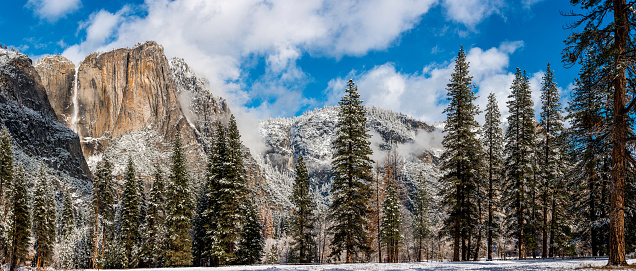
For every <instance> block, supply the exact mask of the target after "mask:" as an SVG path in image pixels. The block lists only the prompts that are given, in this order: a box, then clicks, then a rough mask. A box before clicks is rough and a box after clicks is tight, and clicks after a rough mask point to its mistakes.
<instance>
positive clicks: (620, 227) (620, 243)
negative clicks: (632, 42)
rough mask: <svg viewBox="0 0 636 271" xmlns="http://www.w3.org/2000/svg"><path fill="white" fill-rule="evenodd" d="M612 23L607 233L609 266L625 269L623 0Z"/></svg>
mask: <svg viewBox="0 0 636 271" xmlns="http://www.w3.org/2000/svg"><path fill="white" fill-rule="evenodd" d="M613 2H614V23H615V24H616V30H615V35H614V41H615V42H614V46H615V50H616V59H615V63H614V67H615V69H616V72H617V74H616V77H615V78H614V81H613V84H614V96H613V98H614V116H613V117H614V125H613V126H614V127H613V128H614V129H613V136H612V184H611V189H610V191H611V192H610V193H611V200H610V201H611V203H610V229H609V238H610V240H609V251H608V254H609V261H608V263H607V265H609V266H622V265H627V261H626V260H625V175H626V174H625V169H626V168H625V160H626V158H627V151H626V149H625V143H626V136H627V131H628V127H627V112H625V88H626V78H625V69H624V66H623V65H625V63H623V56H624V54H625V48H626V44H627V37H628V35H629V27H628V25H627V16H626V13H627V12H628V11H627V5H626V4H625V0H614V1H613Z"/></svg>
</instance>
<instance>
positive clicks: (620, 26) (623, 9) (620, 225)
mask: <svg viewBox="0 0 636 271" xmlns="http://www.w3.org/2000/svg"><path fill="white" fill-rule="evenodd" d="M570 2H571V3H572V4H573V5H580V6H581V7H582V9H581V10H584V11H585V13H584V14H569V15H570V16H575V17H578V18H577V20H576V21H575V22H574V23H572V24H570V25H568V29H572V30H575V31H574V32H573V33H572V34H571V35H570V37H568V38H567V39H566V40H565V43H566V44H567V45H568V47H567V48H566V49H565V50H564V51H563V60H564V61H565V62H566V63H568V64H570V65H574V64H576V63H577V62H578V60H579V59H580V58H582V57H585V54H589V55H590V56H591V59H592V62H593V63H592V65H593V66H595V67H598V68H599V69H600V70H601V72H600V75H599V78H600V79H601V82H608V83H609V84H608V86H611V88H610V89H611V90H610V92H611V93H608V94H609V95H608V96H607V97H606V101H607V103H605V104H604V106H603V107H604V110H607V111H611V112H612V119H611V120H610V121H606V122H604V123H603V126H608V128H609V129H610V130H611V131H612V135H611V137H610V141H611V144H610V146H611V159H612V162H611V167H610V168H611V169H612V171H611V174H612V178H611V189H610V191H611V201H610V214H609V218H610V227H609V251H608V254H609V260H608V265H610V266H620V265H627V261H626V259H625V209H626V208H625V195H626V193H625V192H626V189H627V185H626V178H627V173H628V172H629V171H631V170H632V168H631V167H633V162H632V161H633V158H632V157H631V155H630V154H629V151H628V146H627V145H628V144H631V143H633V138H634V131H633V124H634V123H633V117H632V116H631V114H632V111H633V107H634V104H636V103H635V102H634V101H633V99H632V96H633V93H632V91H628V88H627V86H628V78H627V76H628V74H629V76H630V78H631V77H632V74H633V72H632V69H633V65H634V64H633V63H634V60H636V56H634V54H633V51H634V44H635V43H634V35H633V34H632V29H633V22H634V21H635V16H636V15H635V14H634V12H633V11H632V9H633V8H634V3H631V2H630V3H627V2H626V1H625V0H612V1H610V0H605V1H598V0H571V1H570ZM610 16H611V17H610ZM612 17H613V18H612ZM579 26H584V27H583V28H579ZM630 80H631V79H630Z"/></svg>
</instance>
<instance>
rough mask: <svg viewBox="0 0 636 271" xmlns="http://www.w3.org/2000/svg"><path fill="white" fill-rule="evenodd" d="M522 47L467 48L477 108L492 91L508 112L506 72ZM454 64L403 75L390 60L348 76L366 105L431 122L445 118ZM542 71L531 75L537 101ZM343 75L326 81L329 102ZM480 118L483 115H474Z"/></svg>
mask: <svg viewBox="0 0 636 271" xmlns="http://www.w3.org/2000/svg"><path fill="white" fill-rule="evenodd" d="M522 46H523V42H521V41H516V42H504V43H502V44H501V45H500V46H499V47H496V48H490V49H488V50H483V49H481V48H478V47H475V48H471V49H469V50H468V52H467V54H466V59H467V60H468V61H469V62H470V74H471V75H472V76H473V83H474V84H475V86H476V87H477V95H478V96H479V97H478V99H477V101H476V103H477V104H478V105H479V107H480V109H481V110H483V109H485V108H486V104H487V100H488V99H487V98H488V94H489V93H490V92H493V93H495V96H496V97H497V100H498V103H499V108H500V110H501V112H502V117H503V118H504V119H505V117H506V116H507V115H508V110H507V108H506V100H507V99H508V94H509V93H510V84H511V83H512V80H513V79H514V74H513V73H512V72H509V71H508V65H509V62H510V57H509V56H510V54H512V53H514V52H515V51H516V50H518V49H519V48H521V47H522ZM454 66H455V63H454V60H449V61H448V62H447V63H444V64H430V65H428V66H426V67H424V68H423V69H422V72H421V73H415V74H404V73H401V72H398V71H396V68H395V66H394V65H393V64H392V63H386V64H384V65H380V66H376V67H374V68H373V69H371V70H369V71H366V72H363V73H361V74H357V73H356V72H355V71H353V72H351V73H350V74H349V75H348V78H354V79H355V80H356V81H357V82H356V84H357V85H358V91H359V93H360V96H361V98H362V99H363V100H364V101H365V104H367V105H375V106H378V107H382V108H386V109H390V110H393V111H397V112H402V113H405V114H409V115H411V116H414V117H416V118H419V119H421V120H423V121H426V122H429V123H433V122H438V121H442V120H444V119H445V115H444V114H443V113H442V112H443V110H444V108H446V95H447V90H446V85H447V84H448V82H449V78H450V76H451V73H452V72H453V68H454ZM541 76H543V73H542V72H537V73H535V74H533V76H532V78H531V85H532V89H533V91H534V92H533V100H535V108H536V103H538V97H539V96H537V95H539V94H538V89H539V87H540V86H539V84H538V83H536V81H537V80H538V81H539V82H540V80H541ZM346 80H347V79H345V78H337V79H334V80H332V81H331V82H329V86H328V88H327V89H326V90H325V93H326V95H327V96H328V97H329V98H328V102H329V103H330V104H337V102H338V100H339V97H341V96H342V93H343V90H344V88H345V85H346ZM477 120H478V121H482V120H483V114H482V115H480V116H478V117H477Z"/></svg>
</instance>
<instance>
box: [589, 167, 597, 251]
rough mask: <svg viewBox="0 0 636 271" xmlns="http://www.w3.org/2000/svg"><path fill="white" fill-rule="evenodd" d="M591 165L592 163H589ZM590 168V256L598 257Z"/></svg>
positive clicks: (592, 183)
mask: <svg viewBox="0 0 636 271" xmlns="http://www.w3.org/2000/svg"><path fill="white" fill-rule="evenodd" d="M589 164H592V163H589ZM590 167H591V166H588V175H587V176H589V179H588V182H587V183H588V189H589V208H590V239H591V240H590V241H591V245H592V256H594V257H596V256H598V237H597V229H596V227H594V226H593V225H594V223H595V221H596V204H595V201H596V200H595V199H594V192H595V189H594V181H593V179H592V177H591V176H592V175H590Z"/></svg>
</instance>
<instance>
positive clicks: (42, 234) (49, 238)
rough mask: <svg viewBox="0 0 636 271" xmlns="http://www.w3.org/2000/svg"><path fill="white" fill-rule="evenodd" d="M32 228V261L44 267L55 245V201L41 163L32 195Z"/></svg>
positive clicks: (49, 259) (48, 261)
mask: <svg viewBox="0 0 636 271" xmlns="http://www.w3.org/2000/svg"><path fill="white" fill-rule="evenodd" d="M32 226H33V234H34V236H35V238H34V240H35V243H34V249H35V251H36V254H35V258H34V261H35V263H36V266H37V267H44V266H46V264H47V263H50V261H51V256H52V255H53V245H54V244H55V200H54V198H53V191H52V185H51V184H50V183H49V180H48V176H47V173H46V171H45V167H44V163H42V162H40V170H39V173H38V179H37V182H36V186H35V191H34V195H33V225H32Z"/></svg>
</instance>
